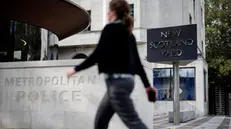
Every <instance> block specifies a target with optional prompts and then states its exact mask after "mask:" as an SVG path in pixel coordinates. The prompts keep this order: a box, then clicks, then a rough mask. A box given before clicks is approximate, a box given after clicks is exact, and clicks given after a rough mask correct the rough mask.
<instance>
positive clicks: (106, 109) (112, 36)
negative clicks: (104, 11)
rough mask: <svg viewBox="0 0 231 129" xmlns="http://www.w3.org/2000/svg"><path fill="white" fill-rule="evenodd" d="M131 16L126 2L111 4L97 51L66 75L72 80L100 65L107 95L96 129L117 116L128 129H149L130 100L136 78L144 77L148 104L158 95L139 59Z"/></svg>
mask: <svg viewBox="0 0 231 129" xmlns="http://www.w3.org/2000/svg"><path fill="white" fill-rule="evenodd" d="M129 13H130V9H129V4H128V3H127V2H126V0H112V1H111V2H110V5H109V12H108V19H109V22H110V23H109V24H107V25H106V26H105V27H104V29H103V31H102V33H101V37H100V39H99V43H98V45H97V47H96V49H95V50H94V52H93V53H92V54H91V55H90V56H89V57H88V58H87V59H86V60H85V61H83V62H82V63H81V64H79V65H77V66H76V67H74V68H73V69H71V70H70V71H68V72H67V76H68V77H71V76H72V75H74V74H75V73H76V72H79V71H81V70H84V69H87V68H89V67H91V66H93V65H95V64H97V65H98V70H99V73H103V74H105V81H106V85H107V92H106V93H105V95H104V98H103V100H102V101H101V103H100V106H99V109H98V111H97V114H96V118H95V125H94V126H95V127H94V129H107V128H108V123H109V121H110V119H111V118H112V116H113V114H114V113H117V114H118V116H119V117H120V119H121V120H122V121H123V122H124V123H125V125H126V126H127V127H128V128H129V129H147V126H146V125H145V124H144V123H143V122H142V120H141V119H140V118H139V116H138V114H137V112H136V111H135V108H134V105H133V102H132V100H131V98H130V94H131V92H132V91H133V89H134V75H135V74H137V75H139V76H140V77H141V80H142V82H143V84H144V87H145V89H146V92H147V95H148V99H149V101H151V102H154V101H155V100H156V91H155V89H154V88H152V87H151V85H150V83H149V81H148V79H147V76H146V73H145V71H144V68H143V66H142V64H141V61H140V58H139V54H138V50H137V46H136V39H135V37H134V35H133V34H132V28H133V19H132V17H131V16H130V14H129Z"/></svg>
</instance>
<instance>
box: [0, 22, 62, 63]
mask: <svg viewBox="0 0 231 129" xmlns="http://www.w3.org/2000/svg"><path fill="white" fill-rule="evenodd" d="M0 38H1V45H2V46H1V47H0V62H15V61H38V60H58V41H59V40H58V37H57V36H56V35H55V34H54V33H52V32H50V31H48V30H46V29H43V28H39V27H37V26H33V25H30V24H27V23H23V22H16V21H7V20H0Z"/></svg>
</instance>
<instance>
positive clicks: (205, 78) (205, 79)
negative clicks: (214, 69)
mask: <svg viewBox="0 0 231 129" xmlns="http://www.w3.org/2000/svg"><path fill="white" fill-rule="evenodd" d="M204 96H205V97H204V101H205V102H207V72H206V71H205V70H204Z"/></svg>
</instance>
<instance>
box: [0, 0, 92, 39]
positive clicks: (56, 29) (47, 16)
mask: <svg viewBox="0 0 231 129" xmlns="http://www.w3.org/2000/svg"><path fill="white" fill-rule="evenodd" d="M0 2H1V4H0V19H2V20H14V21H19V22H25V23H28V24H31V25H35V26H38V27H41V28H45V29H47V30H49V31H51V32H53V33H55V34H56V35H57V36H58V37H59V40H62V39H64V38H66V37H69V36H71V35H73V34H76V33H78V32H80V31H82V30H84V29H85V28H87V27H88V26H89V24H90V16H89V15H88V13H87V12H86V11H85V10H84V9H83V8H81V7H80V6H78V5H76V4H74V3H73V2H71V1H70V0H1V1H0Z"/></svg>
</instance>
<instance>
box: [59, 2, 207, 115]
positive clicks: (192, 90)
mask: <svg viewBox="0 0 231 129" xmlns="http://www.w3.org/2000/svg"><path fill="white" fill-rule="evenodd" d="M73 1H74V2H76V3H77V4H79V5H81V6H82V7H83V8H84V9H86V10H87V11H88V12H89V14H90V15H91V25H90V26H89V28H87V29H86V30H85V31H83V32H81V33H79V34H76V35H74V36H71V37H69V38H67V39H64V40H62V41H60V42H59V59H61V60H62V59H83V58H86V57H87V56H89V55H90V54H91V53H92V52H93V50H94V48H95V46H96V45H97V43H98V40H99V36H100V33H101V30H102V29H103V27H104V26H105V25H106V24H107V11H108V3H109V2H110V0H73ZM128 2H129V4H130V7H131V15H132V16H133V17H134V30H133V33H134V34H135V36H136V39H137V45H138V50H139V55H140V57H141V59H142V60H146V56H147V29H150V28H160V27H169V26H178V25H188V24H197V38H198V39H197V46H198V60H196V61H194V62H192V63H190V64H188V65H186V66H180V100H181V102H180V105H181V106H180V108H181V110H193V111H195V112H196V116H204V115H206V114H207V113H208V79H207V78H208V74H207V73H208V68H207V63H206V61H205V58H206V55H205V23H204V0H128ZM152 66H153V69H152V70H153V75H152V76H153V77H152V78H153V85H154V86H155V87H156V88H157V89H158V100H159V101H158V102H156V103H155V104H154V107H153V108H154V117H162V116H163V117H164V116H167V115H168V112H169V111H172V110H173V101H172V100H173V86H172V85H173V81H172V75H173V74H172V73H173V72H172V66H171V65H165V64H158V63H153V64H152Z"/></svg>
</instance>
